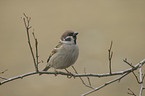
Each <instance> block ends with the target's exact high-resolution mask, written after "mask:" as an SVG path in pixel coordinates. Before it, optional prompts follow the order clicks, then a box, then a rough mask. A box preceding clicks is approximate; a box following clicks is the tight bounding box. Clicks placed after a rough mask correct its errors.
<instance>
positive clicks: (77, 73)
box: [72, 66, 94, 89]
mask: <svg viewBox="0 0 145 96" xmlns="http://www.w3.org/2000/svg"><path fill="white" fill-rule="evenodd" d="M72 68H73V70H74V71H75V73H76V74H78V72H77V70H76V69H75V68H74V66H72ZM87 77H88V76H87ZM79 78H80V80H81V81H82V83H83V84H84V85H85V86H86V87H89V88H91V89H94V88H93V87H92V86H89V85H87V84H86V83H85V82H84V80H83V79H82V78H81V77H79Z"/></svg>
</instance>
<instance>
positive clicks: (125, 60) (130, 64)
mask: <svg viewBox="0 0 145 96" xmlns="http://www.w3.org/2000/svg"><path fill="white" fill-rule="evenodd" d="M123 61H124V62H125V63H126V64H128V65H129V66H130V67H132V68H134V66H133V65H132V63H129V62H128V61H127V58H125V59H123Z"/></svg>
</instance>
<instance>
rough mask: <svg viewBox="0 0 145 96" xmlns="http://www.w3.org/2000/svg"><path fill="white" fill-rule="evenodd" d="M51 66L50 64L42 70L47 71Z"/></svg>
mask: <svg viewBox="0 0 145 96" xmlns="http://www.w3.org/2000/svg"><path fill="white" fill-rule="evenodd" d="M49 68H50V66H46V67H45V68H44V69H43V70H42V71H47V70H48V69H49Z"/></svg>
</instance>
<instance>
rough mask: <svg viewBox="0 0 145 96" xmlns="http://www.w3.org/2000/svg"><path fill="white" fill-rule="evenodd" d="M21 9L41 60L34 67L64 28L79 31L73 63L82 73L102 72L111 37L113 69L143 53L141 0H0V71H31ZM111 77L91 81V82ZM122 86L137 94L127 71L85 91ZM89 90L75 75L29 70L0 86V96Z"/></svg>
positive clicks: (121, 90)
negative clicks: (37, 42) (106, 84)
mask: <svg viewBox="0 0 145 96" xmlns="http://www.w3.org/2000/svg"><path fill="white" fill-rule="evenodd" d="M23 12H25V13H26V14H27V15H28V16H31V17H32V21H31V25H32V26H33V28H34V29H35V35H36V37H37V38H38V41H39V53H40V54H39V56H40V60H44V63H43V64H41V65H40V70H42V68H44V66H45V65H46V60H47V58H48V56H49V54H50V51H51V50H52V49H53V48H54V47H55V46H56V44H57V42H58V40H59V38H60V36H61V34H62V33H63V32H64V31H65V30H67V29H72V30H74V31H77V32H79V35H78V44H79V47H80V55H79V58H78V60H77V62H76V64H75V67H76V69H77V70H78V72H79V73H83V72H84V71H83V70H84V68H86V70H87V73H98V74H99V73H107V72H108V59H107V58H108V57H107V56H108V54H107V50H108V48H109V45H110V41H111V40H113V42H114V44H113V51H114V55H113V65H112V67H113V68H112V70H113V71H121V70H124V69H127V68H129V66H128V65H126V64H125V63H123V62H122V59H124V58H126V57H127V58H128V60H129V62H132V63H133V64H137V63H138V62H140V61H141V60H142V59H144V57H145V0H0V71H3V70H5V69H8V71H7V72H6V73H4V74H0V76H4V77H13V76H17V75H20V74H24V73H27V72H31V71H34V66H33V61H32V57H31V54H30V50H29V47H28V44H27V38H26V31H25V28H24V24H23V21H22V19H21V17H22V16H23ZM69 70H70V71H71V72H73V71H72V69H71V68H69ZM50 71H53V69H51V70H50ZM143 72H144V71H143ZM136 73H137V72H136ZM111 79H113V78H102V79H99V78H95V79H94V78H92V79H91V81H92V84H93V85H94V86H95V87H97V86H100V85H101V84H103V83H104V82H106V81H109V80H111ZM0 81H2V80H0ZM128 88H131V89H132V90H133V91H134V92H135V93H136V94H137V95H138V93H139V90H140V86H139V85H138V84H137V82H136V80H135V78H134V77H133V75H132V74H130V75H128V76H127V77H126V78H124V79H122V80H121V82H120V83H118V82H116V83H114V84H112V85H109V86H107V87H105V88H104V89H101V90H99V91H98V92H95V93H93V94H91V95H90V96H95V95H97V96H128V94H127V89H128ZM89 90H90V89H89V88H86V87H84V85H83V84H82V83H81V81H80V80H79V79H78V78H76V79H73V78H72V79H67V78H66V77H65V76H57V77H55V76H54V75H50V76H49V75H42V76H38V75H33V76H30V77H26V78H24V79H19V80H16V81H12V82H9V83H7V84H4V85H2V86H0V96H80V95H81V94H83V93H85V92H87V91H89ZM144 94H145V93H144Z"/></svg>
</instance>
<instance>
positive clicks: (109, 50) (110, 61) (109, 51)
mask: <svg viewBox="0 0 145 96" xmlns="http://www.w3.org/2000/svg"><path fill="white" fill-rule="evenodd" d="M112 44H113V41H111V45H110V48H109V49H108V59H109V70H110V74H112V71H111V63H112V56H113V51H111V49H112Z"/></svg>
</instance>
